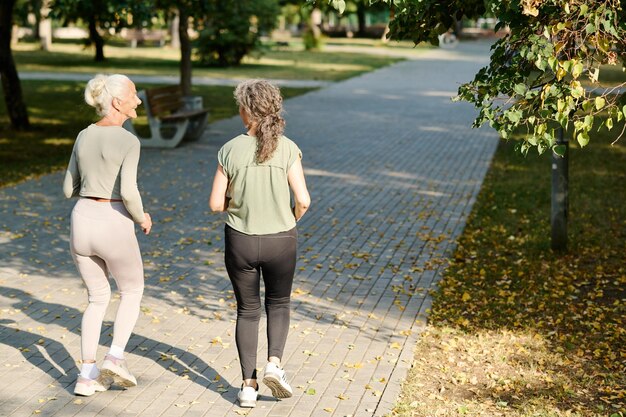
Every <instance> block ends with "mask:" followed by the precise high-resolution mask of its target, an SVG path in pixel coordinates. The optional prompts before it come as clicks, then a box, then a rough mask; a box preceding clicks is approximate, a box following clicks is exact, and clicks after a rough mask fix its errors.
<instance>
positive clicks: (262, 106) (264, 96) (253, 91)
mask: <svg viewBox="0 0 626 417" xmlns="http://www.w3.org/2000/svg"><path fill="white" fill-rule="evenodd" d="M234 95H235V100H236V101H237V104H238V105H239V107H241V108H242V109H243V110H244V111H245V112H246V114H247V115H248V117H249V118H250V121H251V122H252V123H253V124H254V125H255V126H256V140H257V150H256V161H257V163H259V164H260V163H263V162H265V161H267V160H269V159H270V158H271V157H272V155H273V154H274V151H276V148H277V147H278V139H279V138H280V137H281V136H282V134H283V132H284V131H285V119H283V118H282V117H281V115H280V113H281V112H282V110H283V98H282V97H281V95H280V90H279V89H278V87H276V86H275V85H272V84H270V83H269V82H267V81H265V80H247V81H244V82H242V83H240V84H239V85H238V86H237V88H236V89H235V94H234Z"/></svg>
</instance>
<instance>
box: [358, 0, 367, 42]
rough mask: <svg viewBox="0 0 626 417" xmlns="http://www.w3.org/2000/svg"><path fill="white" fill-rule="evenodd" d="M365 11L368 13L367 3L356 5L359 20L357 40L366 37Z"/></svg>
mask: <svg viewBox="0 0 626 417" xmlns="http://www.w3.org/2000/svg"><path fill="white" fill-rule="evenodd" d="M365 11H366V7H365V3H364V2H361V1H360V2H358V3H357V5H356V18H357V30H356V36H357V38H359V37H361V38H362V37H364V36H365V29H366V28H365V26H366V24H365Z"/></svg>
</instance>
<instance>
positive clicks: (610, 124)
mask: <svg viewBox="0 0 626 417" xmlns="http://www.w3.org/2000/svg"><path fill="white" fill-rule="evenodd" d="M604 125H605V126H606V128H607V130H609V131H610V130H611V129H613V119H612V118H610V117H609V118H608V119H606V122H604Z"/></svg>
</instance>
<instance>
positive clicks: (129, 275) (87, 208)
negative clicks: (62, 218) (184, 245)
mask: <svg viewBox="0 0 626 417" xmlns="http://www.w3.org/2000/svg"><path fill="white" fill-rule="evenodd" d="M70 230H71V232H70V251H71V252H72V257H73V258H74V262H75V263H76V268H78V272H79V273H80V275H81V276H82V278H83V281H84V283H85V286H86V287H87V293H88V295H89V305H88V306H87V309H86V310H85V313H84V314H83V321H82V337H81V350H82V359H83V361H85V360H95V359H96V350H97V349H98V342H99V340H100V332H101V329H102V321H103V320H104V314H105V313H106V309H107V306H108V304H109V300H110V299H111V286H110V285H109V279H108V275H109V272H110V273H111V275H112V276H113V278H114V279H115V282H116V284H117V288H118V289H119V291H120V294H121V300H120V305H119V308H118V310H117V315H116V317H115V324H114V326H113V345H115V346H119V347H121V348H125V347H126V344H127V343H128V339H129V338H130V335H131V333H132V331H133V328H134V327H135V323H136V322H137V318H138V317H139V305H140V303H141V296H142V295H143V281H144V277H143V262H142V260H141V253H140V252H139V244H138V243H137V237H136V236H135V228H134V223H133V220H132V218H131V217H130V215H129V214H128V212H127V211H126V208H125V207H124V203H122V202H98V201H94V200H91V199H87V198H81V199H80V200H78V202H77V203H76V205H75V206H74V209H73V210H72V220H71V228H70Z"/></svg>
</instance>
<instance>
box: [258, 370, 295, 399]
mask: <svg viewBox="0 0 626 417" xmlns="http://www.w3.org/2000/svg"><path fill="white" fill-rule="evenodd" d="M263 383H264V384H265V385H267V387H268V388H269V389H271V390H272V395H273V396H274V398H291V397H292V396H293V393H292V392H291V391H289V390H288V389H287V388H285V387H283V385H282V384H281V383H280V380H278V378H276V377H275V376H273V375H266V376H265V377H263Z"/></svg>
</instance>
